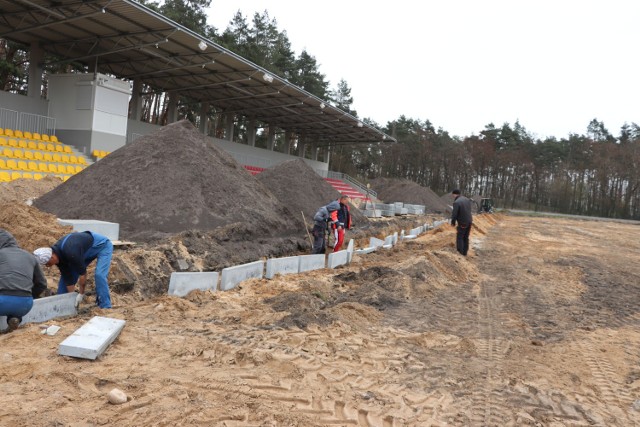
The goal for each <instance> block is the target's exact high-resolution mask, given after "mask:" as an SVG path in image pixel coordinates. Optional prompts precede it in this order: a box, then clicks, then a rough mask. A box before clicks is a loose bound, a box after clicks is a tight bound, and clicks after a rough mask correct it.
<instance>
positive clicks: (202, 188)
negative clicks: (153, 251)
mask: <svg viewBox="0 0 640 427" xmlns="http://www.w3.org/2000/svg"><path fill="white" fill-rule="evenodd" d="M35 206H37V207H38V208H40V209H42V210H44V211H47V212H51V213H54V214H56V215H58V217H61V218H73V219H75V218H80V219H98V220H104V221H112V222H117V223H119V224H120V230H121V235H122V236H123V237H125V238H128V239H137V240H145V239H147V238H152V237H161V236H162V235H163V234H164V233H178V232H181V231H186V230H212V229H215V228H217V227H222V226H228V225H230V224H236V223H241V224H243V225H244V224H246V226H247V227H248V228H249V230H250V234H251V235H252V236H253V237H259V236H271V235H274V234H275V233H279V234H282V230H291V229H292V224H291V221H292V220H293V221H295V220H296V219H297V217H294V218H291V217H290V214H289V210H288V209H287V208H286V205H283V204H282V203H279V202H278V200H277V199H276V198H275V196H273V194H271V192H270V191H269V190H268V189H267V188H266V187H265V186H264V185H263V184H262V183H260V182H259V181H257V180H256V179H255V178H254V177H252V176H251V174H249V173H248V172H247V171H246V170H245V169H244V168H242V167H241V166H240V165H239V164H238V163H237V162H236V161H235V160H234V159H233V158H232V157H231V156H230V155H228V154H227V153H225V152H224V151H222V150H220V149H219V148H217V147H215V146H213V145H212V144H210V143H207V142H206V140H205V139H204V138H203V136H202V134H200V133H199V132H198V131H197V129H195V127H194V126H193V125H192V124H191V123H190V122H188V121H186V120H183V121H180V122H177V123H173V124H170V125H168V126H165V127H163V128H161V129H160V130H158V131H157V132H155V133H153V134H150V135H146V136H144V137H141V138H139V139H137V140H136V141H135V142H133V143H132V144H130V145H127V146H125V147H122V148H120V149H118V150H116V151H114V152H113V153H111V154H110V155H109V156H107V157H105V158H104V159H102V160H100V161H98V162H97V163H95V164H93V165H92V166H90V167H88V168H87V169H85V170H84V171H82V172H81V173H79V174H77V175H75V176H73V177H72V178H70V179H69V180H68V181H67V182H65V183H63V184H61V185H60V186H58V187H57V188H55V189H54V190H52V191H50V192H49V193H47V194H45V195H43V196H42V197H40V198H39V199H38V200H36V202H35ZM298 216H299V214H298ZM300 222H301V220H300ZM300 226H301V225H300Z"/></svg>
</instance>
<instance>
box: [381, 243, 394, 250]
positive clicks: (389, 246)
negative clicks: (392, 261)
mask: <svg viewBox="0 0 640 427" xmlns="http://www.w3.org/2000/svg"><path fill="white" fill-rule="evenodd" d="M392 247H393V245H392V244H391V243H389V244H387V245H382V248H383V249H391V248H392Z"/></svg>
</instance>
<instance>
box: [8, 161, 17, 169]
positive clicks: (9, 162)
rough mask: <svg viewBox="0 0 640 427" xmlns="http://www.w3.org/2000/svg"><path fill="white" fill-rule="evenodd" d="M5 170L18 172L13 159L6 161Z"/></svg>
mask: <svg viewBox="0 0 640 427" xmlns="http://www.w3.org/2000/svg"><path fill="white" fill-rule="evenodd" d="M7 169H13V170H18V163H17V162H16V161H15V160H13V159H9V160H7Z"/></svg>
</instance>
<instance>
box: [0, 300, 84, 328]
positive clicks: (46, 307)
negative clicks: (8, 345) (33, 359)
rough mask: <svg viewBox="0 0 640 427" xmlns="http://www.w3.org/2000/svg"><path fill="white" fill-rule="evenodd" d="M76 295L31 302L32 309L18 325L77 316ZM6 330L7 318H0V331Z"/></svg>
mask: <svg viewBox="0 0 640 427" xmlns="http://www.w3.org/2000/svg"><path fill="white" fill-rule="evenodd" d="M76 295H78V294H77V293H75V292H72V293H68V294H61V295H54V296H51V297H45V298H38V299H35V300H33V307H32V308H31V310H30V311H29V313H27V314H26V315H25V316H23V317H22V323H20V324H21V325H24V324H27V323H39V322H46V321H47V320H51V319H55V318H58V317H66V316H75V315H76V314H78V310H77V309H76ZM6 328H7V318H6V317H4V316H1V317H0V330H4V329H6Z"/></svg>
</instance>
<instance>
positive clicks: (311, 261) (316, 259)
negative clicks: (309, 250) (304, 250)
mask: <svg viewBox="0 0 640 427" xmlns="http://www.w3.org/2000/svg"><path fill="white" fill-rule="evenodd" d="M299 260H300V266H299V267H298V272H299V273H303V272H305V271H312V270H321V269H323V268H325V267H326V264H325V257H324V254H314V255H300V257H299Z"/></svg>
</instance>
